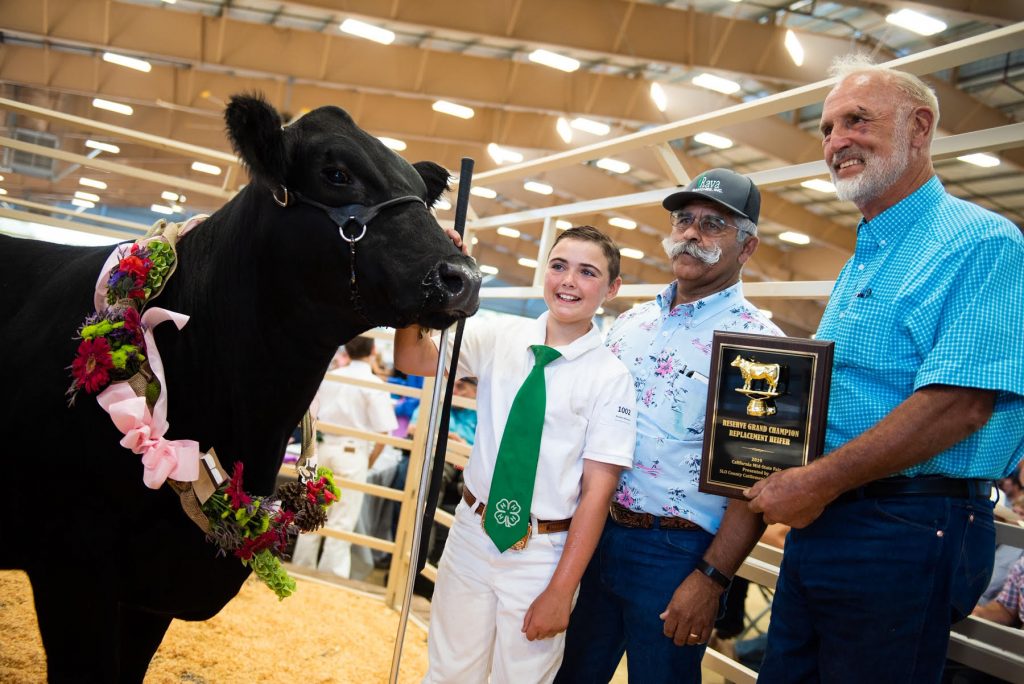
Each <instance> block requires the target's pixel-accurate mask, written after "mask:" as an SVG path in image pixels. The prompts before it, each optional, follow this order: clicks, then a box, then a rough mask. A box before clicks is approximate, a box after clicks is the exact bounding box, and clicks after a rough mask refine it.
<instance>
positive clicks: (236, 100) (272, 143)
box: [224, 93, 287, 187]
mask: <svg viewBox="0 0 1024 684" xmlns="http://www.w3.org/2000/svg"><path fill="white" fill-rule="evenodd" d="M224 120H225V122H227V126H228V137H229V138H230V139H231V146H232V147H234V148H235V152H237V153H238V156H239V158H240V159H241V160H242V163H243V164H245V166H246V167H247V168H248V169H249V175H251V176H252V177H253V180H254V181H259V182H263V183H265V184H267V185H269V186H270V187H276V186H278V185H282V184H284V178H285V172H286V170H287V169H286V167H287V154H286V152H285V145H284V134H283V132H282V131H281V124H282V121H281V116H280V115H279V114H278V113H277V110H275V109H274V108H273V107H271V106H270V104H269V103H268V102H267V101H266V100H264V99H263V97H262V96H261V95H259V94H255V93H254V94H252V95H234V96H232V98H231V101H230V102H229V103H228V108H227V110H226V111H225V112H224Z"/></svg>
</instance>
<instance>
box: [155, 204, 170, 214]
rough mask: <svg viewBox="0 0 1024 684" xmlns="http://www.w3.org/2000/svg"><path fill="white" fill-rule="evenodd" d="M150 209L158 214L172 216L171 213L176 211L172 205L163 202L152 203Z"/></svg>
mask: <svg viewBox="0 0 1024 684" xmlns="http://www.w3.org/2000/svg"><path fill="white" fill-rule="evenodd" d="M149 210H150V211H152V212H155V213H157V214H164V215H166V216H170V215H171V214H173V213H174V210H173V209H171V208H170V207H167V206H164V205H163V204H151V205H150V206H149Z"/></svg>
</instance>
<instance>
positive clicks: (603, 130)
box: [569, 116, 612, 135]
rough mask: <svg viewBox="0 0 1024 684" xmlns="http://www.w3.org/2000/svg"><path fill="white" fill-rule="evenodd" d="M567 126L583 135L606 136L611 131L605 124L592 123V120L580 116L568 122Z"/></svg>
mask: <svg viewBox="0 0 1024 684" xmlns="http://www.w3.org/2000/svg"><path fill="white" fill-rule="evenodd" d="M569 125H570V126H572V127H573V128H575V129H576V130H577V131H583V132H584V133H590V134H591V135H608V133H610V132H611V130H612V129H611V126H609V125H608V124H606V123H601V122H600V121H594V120H593V119H586V118H584V117H582V116H578V117H576V118H575V119H573V120H572V121H570V122H569Z"/></svg>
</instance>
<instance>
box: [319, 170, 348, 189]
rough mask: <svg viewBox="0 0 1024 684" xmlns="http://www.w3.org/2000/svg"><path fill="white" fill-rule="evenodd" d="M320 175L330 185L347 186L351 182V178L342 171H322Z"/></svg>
mask: <svg viewBox="0 0 1024 684" xmlns="http://www.w3.org/2000/svg"><path fill="white" fill-rule="evenodd" d="M322 173H323V174H324V178H325V179H327V182H328V183H331V184H332V185H348V184H349V183H351V182H352V177H351V176H350V175H348V172H347V171H345V170H344V169H324V170H323V172H322Z"/></svg>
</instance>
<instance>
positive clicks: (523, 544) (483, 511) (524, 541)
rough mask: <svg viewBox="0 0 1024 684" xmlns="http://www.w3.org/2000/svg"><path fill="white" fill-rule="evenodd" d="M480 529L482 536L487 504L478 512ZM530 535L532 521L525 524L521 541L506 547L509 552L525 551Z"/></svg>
mask: <svg viewBox="0 0 1024 684" xmlns="http://www.w3.org/2000/svg"><path fill="white" fill-rule="evenodd" d="M480 529H481V530H483V531H484V534H487V504H484V507H483V508H482V509H481V510H480ZM532 534H533V521H532V520H531V521H530V522H528V523H526V534H524V535H523V538H522V539H520V540H519V541H517V542H516V543H515V544H513V545H512V546H510V547H508V548H509V550H510V551H522V550H523V549H525V548H526V544H527V542H529V541H530V535H532Z"/></svg>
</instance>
